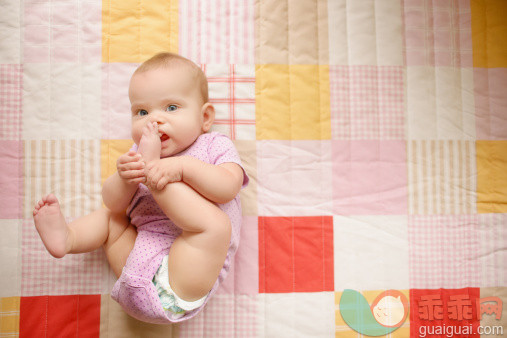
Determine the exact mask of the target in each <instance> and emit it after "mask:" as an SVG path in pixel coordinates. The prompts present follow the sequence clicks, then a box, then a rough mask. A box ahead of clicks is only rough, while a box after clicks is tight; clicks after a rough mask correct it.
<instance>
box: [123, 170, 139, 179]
mask: <svg viewBox="0 0 507 338" xmlns="http://www.w3.org/2000/svg"><path fill="white" fill-rule="evenodd" d="M122 177H123V178H125V179H131V178H137V177H144V170H128V171H124V172H123V173H122Z"/></svg>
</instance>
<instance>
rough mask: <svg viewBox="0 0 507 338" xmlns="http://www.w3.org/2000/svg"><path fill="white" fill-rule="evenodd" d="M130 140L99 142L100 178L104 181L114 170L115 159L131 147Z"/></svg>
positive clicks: (131, 142)
mask: <svg viewBox="0 0 507 338" xmlns="http://www.w3.org/2000/svg"><path fill="white" fill-rule="evenodd" d="M133 144H134V142H133V141H132V140H101V142H100V169H101V170H100V178H101V182H102V184H104V181H105V180H106V179H107V178H108V177H109V176H111V175H112V174H114V173H115V172H116V161H117V160H118V157H120V155H122V154H125V153H126V152H127V151H129V149H130V148H131V147H132V145H133Z"/></svg>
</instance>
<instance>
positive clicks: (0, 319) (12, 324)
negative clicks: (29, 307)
mask: <svg viewBox="0 0 507 338" xmlns="http://www.w3.org/2000/svg"><path fill="white" fill-rule="evenodd" d="M19 305H20V300H19V297H7V298H0V337H17V336H18V334H19Z"/></svg>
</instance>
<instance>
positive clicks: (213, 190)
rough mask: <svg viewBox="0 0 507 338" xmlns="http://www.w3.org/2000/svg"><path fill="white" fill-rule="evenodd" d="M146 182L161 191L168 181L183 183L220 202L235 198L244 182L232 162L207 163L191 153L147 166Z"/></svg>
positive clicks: (240, 171) (238, 167) (241, 172)
mask: <svg viewBox="0 0 507 338" xmlns="http://www.w3.org/2000/svg"><path fill="white" fill-rule="evenodd" d="M146 178H147V183H146V184H147V185H148V186H150V188H151V189H157V190H161V189H163V188H164V187H165V186H166V185H167V184H168V183H174V182H179V181H181V182H184V183H186V184H187V185H189V186H190V187H192V188H193V189H194V190H195V191H197V192H198V193H199V194H201V195H202V196H204V197H206V198H207V199H208V200H210V201H212V202H215V203H219V204H223V203H227V202H229V201H231V200H232V199H234V197H236V195H237V194H238V193H239V190H240V189H241V186H242V184H243V169H241V167H240V166H239V165H238V164H236V163H232V162H227V163H222V164H220V165H214V164H208V163H205V162H203V161H200V160H198V159H196V158H194V157H191V156H177V157H169V158H164V159H161V160H159V161H153V162H151V163H149V164H148V165H147V175H146Z"/></svg>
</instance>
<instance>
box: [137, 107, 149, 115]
mask: <svg viewBox="0 0 507 338" xmlns="http://www.w3.org/2000/svg"><path fill="white" fill-rule="evenodd" d="M137 114H138V115H139V116H145V115H148V112H147V111H146V110H144V109H141V110H138V111H137Z"/></svg>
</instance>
